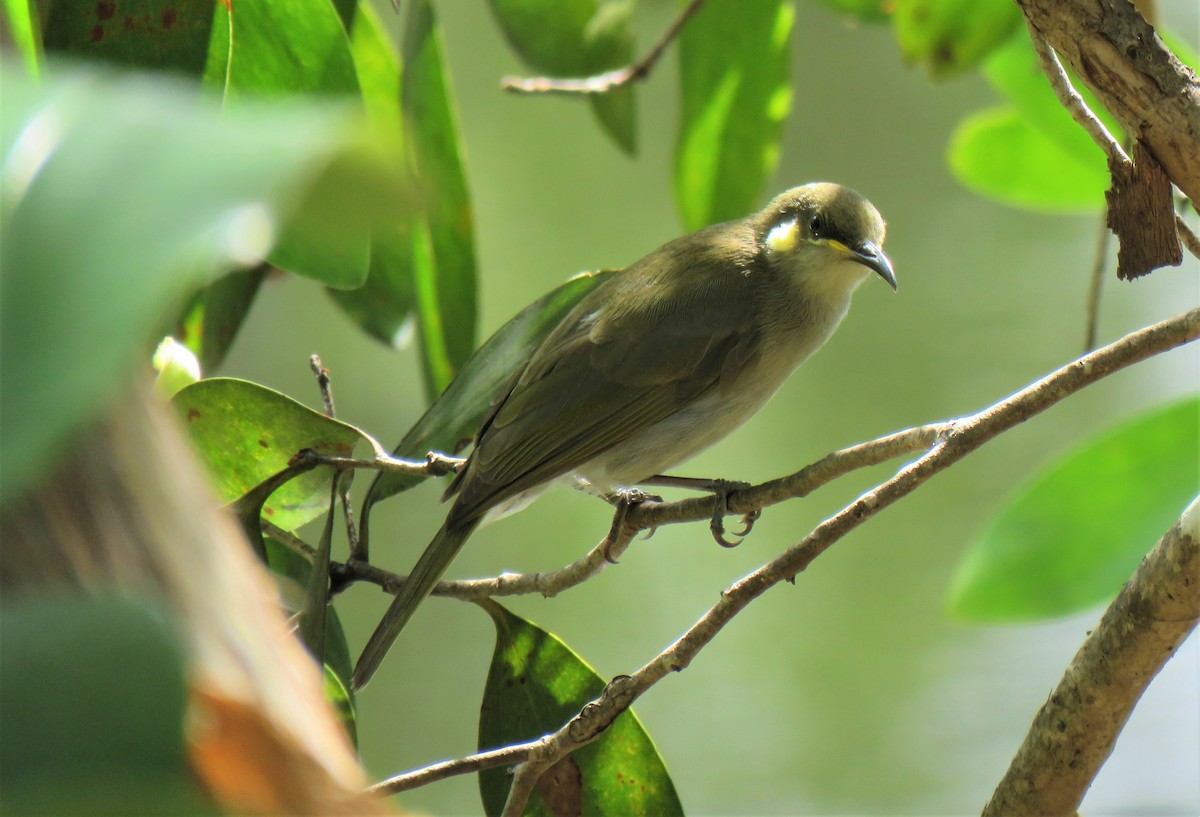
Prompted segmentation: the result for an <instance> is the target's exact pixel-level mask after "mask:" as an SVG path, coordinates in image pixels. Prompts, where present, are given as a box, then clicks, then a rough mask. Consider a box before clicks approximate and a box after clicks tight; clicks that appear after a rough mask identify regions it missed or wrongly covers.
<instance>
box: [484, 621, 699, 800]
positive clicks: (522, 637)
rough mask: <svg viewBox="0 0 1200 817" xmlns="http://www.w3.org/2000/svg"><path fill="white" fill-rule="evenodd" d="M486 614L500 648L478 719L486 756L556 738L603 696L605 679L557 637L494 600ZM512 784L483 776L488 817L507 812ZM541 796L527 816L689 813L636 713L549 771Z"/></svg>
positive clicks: (495, 775) (502, 775)
mask: <svg viewBox="0 0 1200 817" xmlns="http://www.w3.org/2000/svg"><path fill="white" fill-rule="evenodd" d="M484 609H485V610H486V611H487V612H488V614H489V615H490V616H491V617H492V621H493V622H494V623H495V625H496V650H495V652H494V653H493V654H492V664H491V667H490V669H489V670H488V677H487V684H486V686H485V687H484V692H483V704H482V706H481V708H480V713H479V749H480V751H483V750H485V749H494V748H496V747H498V746H508V745H510V744H513V743H522V742H524V741H528V740H533V739H535V738H539V737H541V736H542V735H544V734H547V733H548V732H553V731H554V730H556V729H558V728H559V727H561V726H562V725H563V724H564V723H566V722H567V721H568V720H569V719H570V718H571V717H572V716H574V715H576V714H577V713H578V712H579V710H580V709H582V708H583V705H584V704H586V703H587V702H588V701H591V700H593V699H595V698H596V697H598V696H599V695H600V693H601V692H603V691H604V679H602V678H601V677H600V676H599V675H597V674H596V671H595V670H593V669H592V668H591V667H589V666H588V665H587V663H586V662H584V660H583V659H582V658H580V657H579V656H578V655H577V654H576V653H575V652H573V651H572V650H571V648H570V647H568V646H567V645H566V644H564V643H563V642H562V641H560V640H559V639H558V638H556V637H555V636H553V635H552V634H550V633H548V632H546V631H545V630H543V629H541V628H540V627H538V626H536V625H535V624H532V623H530V622H529V621H526V620H525V619H523V618H520V617H519V616H515V615H513V614H512V613H510V612H509V611H507V610H505V609H504V608H503V607H501V606H500V605H499V604H496V603H495V602H489V603H488V604H486V605H484ZM511 782H512V780H511V777H510V776H509V774H508V772H507V770H505V769H488V770H486V771H482V772H480V773H479V790H480V794H481V796H482V798H483V805H484V809H485V811H486V812H487V814H488V815H492V816H493V817H494V815H498V814H500V813H501V811H502V810H503V808H504V801H505V799H506V798H507V796H508V790H509V787H510V785H511ZM536 791H537V793H536V794H535V795H534V796H533V797H532V798H531V799H530V802H529V807H528V808H527V809H526V811H525V813H526V814H530V815H550V816H551V817H553V816H554V815H562V814H654V815H663V817H666V816H667V815H672V814H679V815H682V814H683V805H682V804H681V803H680V802H679V797H678V795H677V794H676V792H675V786H674V784H673V783H672V782H671V777H670V775H668V774H667V769H666V766H665V765H664V764H663V760H662V757H661V756H660V755H659V754H658V750H657V749H656V748H655V746H654V741H652V740H651V739H650V736H649V735H648V734H646V730H645V728H644V727H643V726H642V724H641V721H639V720H638V718H637V716H636V715H635V714H634V713H633V711H632V710H627V711H625V712H623V713H622V714H621V715H620V716H619V717H618V718H617V720H616V721H615V722H614V723H613V725H612V726H610V727H609V728H608V730H607V731H606V732H604V734H603V735H601V737H600V738H599V739H598V740H596V741H595V742H593V743H590V744H588V745H587V746H585V747H583V748H582V749H579V750H578V751H576V752H574V753H572V754H571V755H570V756H569V757H567V758H565V759H564V760H562V761H560V762H559V763H558V764H557V765H555V766H553V767H551V768H550V769H549V770H548V771H547V772H546V775H545V776H544V777H543V778H542V780H541V781H540V782H539V784H538V788H537V790H536Z"/></svg>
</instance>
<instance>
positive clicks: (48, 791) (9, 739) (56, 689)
mask: <svg viewBox="0 0 1200 817" xmlns="http://www.w3.org/2000/svg"><path fill="white" fill-rule="evenodd" d="M0 639H2V640H3V642H4V649H3V650H0V718H2V719H3V722H4V728H3V729H2V730H0V791H3V792H4V812H5V813H6V814H23V815H27V814H45V815H63V814H97V815H108V814H111V815H124V814H148V813H156V814H168V813H169V814H179V815H202V814H205V815H206V814H217V813H219V811H218V809H217V808H215V806H213V805H212V804H211V803H210V802H209V800H208V798H207V797H206V795H205V794H204V792H203V790H202V789H201V788H200V786H199V784H198V783H197V782H196V780H195V777H194V775H193V773H192V770H191V768H190V767H189V765H188V761H187V755H186V751H185V746H184V709H185V705H186V702H187V688H186V686H185V679H184V665H183V664H184V661H183V655H182V654H181V652H180V648H179V644H178V643H177V640H176V636H175V634H174V632H173V631H172V629H171V627H170V626H169V624H168V623H167V620H166V618H165V617H163V616H160V615H158V614H157V612H156V611H155V610H153V609H152V608H150V607H149V606H146V605H142V604H140V603H138V602H135V601H132V600H129V599H118V598H90V597H84V596H76V595H66V594H63V595H58V596H39V597H36V598H35V597H32V596H24V597H18V598H16V599H14V598H8V599H6V600H5V603H4V605H3V607H2V608H0Z"/></svg>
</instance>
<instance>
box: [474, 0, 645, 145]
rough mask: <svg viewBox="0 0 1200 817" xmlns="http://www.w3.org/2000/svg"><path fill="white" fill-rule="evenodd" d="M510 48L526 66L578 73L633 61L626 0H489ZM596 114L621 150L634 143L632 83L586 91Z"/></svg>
mask: <svg viewBox="0 0 1200 817" xmlns="http://www.w3.org/2000/svg"><path fill="white" fill-rule="evenodd" d="M488 5H489V6H490V7H491V9H492V15H493V16H494V17H495V19H496V22H497V23H499V25H500V30H501V31H503V32H504V36H505V38H506V39H507V40H508V43H509V45H510V46H512V49H513V50H514V51H516V52H517V56H519V57H520V58H521V60H522V61H523V62H524V63H525V65H526V66H528V68H529V69H530V70H531V71H536V72H537V73H539V74H545V75H547V76H551V77H572V78H582V77H586V76H591V75H593V74H598V73H602V72H604V71H607V70H611V69H614V68H623V67H625V66H626V65H628V64H629V63H631V62H632V61H633V45H634V43H633V28H632V22H633V10H634V4H633V2H632V0H608V2H604V3H600V2H597V0H489V3H488ZM591 105H592V110H593V112H594V113H595V114H596V119H597V120H598V121H599V122H600V124H601V125H602V126H603V127H604V129H605V131H606V132H607V133H608V134H609V135H610V136H611V137H612V138H613V141H615V142H616V143H617V145H618V146H619V147H620V148H621V149H622V150H624V151H625V152H626V153H633V152H634V151H635V150H636V148H637V124H636V118H637V114H636V99H635V91H634V88H633V86H632V85H629V86H626V87H625V88H621V89H619V90H616V91H613V92H610V93H607V94H600V95H594V96H592V97H591Z"/></svg>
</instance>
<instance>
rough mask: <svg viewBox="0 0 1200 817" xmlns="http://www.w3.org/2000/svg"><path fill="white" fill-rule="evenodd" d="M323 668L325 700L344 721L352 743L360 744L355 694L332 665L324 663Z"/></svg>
mask: <svg viewBox="0 0 1200 817" xmlns="http://www.w3.org/2000/svg"><path fill="white" fill-rule="evenodd" d="M321 669H322V680H323V684H322V688H323V691H324V693H325V700H327V701H329V703H330V704H331V705H332V706H333V711H334V712H336V713H337V716H338V720H339V721H341V722H342V728H343V729H345V730H346V735H347V736H348V737H349V738H350V743H351V744H352V745H353V746H358V715H357V714H356V713H355V711H354V695H353V693H351V692H350V687H349V686H347V684H346V682H345V681H344V680H343V679H342V678H341V677H340V676H339V675H338V674H337V673H336V672H335V671H334V670H333V668H332V667H330V666H329V665H328V664H324V665H323V666H322V667H321Z"/></svg>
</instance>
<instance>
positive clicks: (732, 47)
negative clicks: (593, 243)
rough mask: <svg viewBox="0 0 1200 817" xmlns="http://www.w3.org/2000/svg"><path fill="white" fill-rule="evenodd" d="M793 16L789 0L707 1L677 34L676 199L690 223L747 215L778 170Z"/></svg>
mask: <svg viewBox="0 0 1200 817" xmlns="http://www.w3.org/2000/svg"><path fill="white" fill-rule="evenodd" d="M794 16H795V10H794V9H793V7H792V4H791V3H790V2H785V0H745V2H738V3H709V4H707V5H705V6H704V7H703V8H701V10H700V11H699V12H697V14H696V15H695V16H694V17H693V18H692V19H691V20H690V21H689V22H688V24H687V25H686V26H684V28H683V31H682V33H681V34H680V37H679V66H680V70H679V74H680V81H681V83H682V110H681V112H680V125H679V138H678V140H677V142H676V146H675V200H676V203H677V204H678V206H679V212H680V213H681V215H682V216H683V222H684V225H685V226H686V227H687V229H688V230H696V229H699V228H701V227H704V226H706V225H708V224H712V223H714V222H718V221H726V220H728V219H732V218H739V217H741V216H744V215H746V213H748V212H750V211H751V210H753V209H754V207H755V206H756V205H757V203H758V201H759V199H760V198H761V197H762V193H763V188H764V186H765V185H766V183H767V180H768V179H769V178H770V177H771V174H772V173H774V171H775V166H776V165H777V164H778V162H779V138H780V134H781V132H782V129H783V122H784V120H785V119H786V118H787V115H788V112H789V111H790V110H791V103H792V89H791V85H790V79H789V78H790V73H789V71H790V69H789V61H790V59H789V58H790V54H791V46H790V42H789V40H790V35H791V30H792V21H793V17H794Z"/></svg>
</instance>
